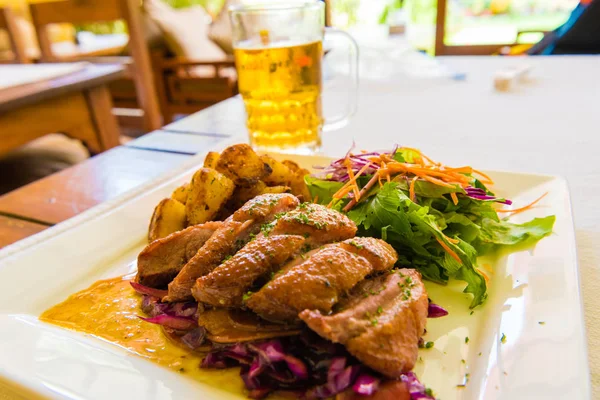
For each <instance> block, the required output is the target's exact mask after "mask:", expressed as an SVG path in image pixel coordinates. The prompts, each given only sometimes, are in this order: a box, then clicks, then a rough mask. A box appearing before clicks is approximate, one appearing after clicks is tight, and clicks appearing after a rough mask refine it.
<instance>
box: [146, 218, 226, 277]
mask: <svg viewBox="0 0 600 400" xmlns="http://www.w3.org/2000/svg"><path fill="white" fill-rule="evenodd" d="M222 224H223V223H222V222H218V221H215V222H207V223H205V224H201V225H194V226H190V227H189V228H186V229H184V230H182V231H178V232H175V233H172V234H170V235H169V236H167V237H164V238H162V239H158V240H155V241H153V242H152V243H150V244H149V245H148V246H146V248H145V249H144V250H142V252H141V253H140V254H139V255H138V260H137V266H138V273H137V275H136V278H135V279H136V282H138V283H141V284H142V285H146V286H150V287H154V288H165V287H167V284H168V283H169V282H171V281H172V280H173V278H175V276H177V274H178V273H179V271H181V268H183V266H184V265H185V263H186V262H187V261H188V260H189V259H190V258H192V257H193V256H194V255H195V254H196V252H197V251H198V249H200V248H201V247H202V246H203V245H204V243H206V241H207V240H208V239H209V238H210V237H211V236H212V234H213V233H214V232H215V230H217V229H218V228H219V227H221V225H222Z"/></svg>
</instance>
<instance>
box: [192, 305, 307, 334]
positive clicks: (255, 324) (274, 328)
mask: <svg viewBox="0 0 600 400" xmlns="http://www.w3.org/2000/svg"><path fill="white" fill-rule="evenodd" d="M198 325H200V326H202V327H204V328H205V329H206V331H207V338H208V339H209V340H211V341H213V342H215V343H239V342H249V341H255V340H262V339H271V338H276V337H283V336H293V335H298V334H300V332H301V327H300V326H299V325H281V324H272V323H269V322H267V321H264V320H262V319H260V318H258V317H257V316H256V315H255V314H253V313H251V312H249V311H241V310H226V309H224V308H219V309H212V310H206V311H204V312H203V313H200V314H199V316H198Z"/></svg>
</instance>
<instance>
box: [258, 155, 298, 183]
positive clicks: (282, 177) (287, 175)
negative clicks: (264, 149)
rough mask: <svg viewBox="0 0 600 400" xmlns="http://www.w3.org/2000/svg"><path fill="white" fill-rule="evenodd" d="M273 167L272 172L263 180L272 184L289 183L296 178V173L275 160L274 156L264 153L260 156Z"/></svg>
mask: <svg viewBox="0 0 600 400" xmlns="http://www.w3.org/2000/svg"><path fill="white" fill-rule="evenodd" d="M260 159H261V160H263V162H264V163H265V164H267V165H268V166H269V167H270V168H271V173H270V174H269V175H267V176H265V177H264V178H263V181H264V182H265V183H266V184H267V185H270V186H277V185H284V186H285V185H289V184H290V182H291V181H292V179H293V178H294V173H293V172H292V171H291V170H290V169H289V168H288V167H287V166H286V165H285V164H283V163H282V162H279V161H277V160H275V159H274V158H273V157H271V156H269V155H267V154H263V155H262V156H260Z"/></svg>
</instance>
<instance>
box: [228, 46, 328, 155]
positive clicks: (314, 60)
mask: <svg viewBox="0 0 600 400" xmlns="http://www.w3.org/2000/svg"><path fill="white" fill-rule="evenodd" d="M234 55H235V63H236V67H237V71H238V85H239V91H240V94H241V95H242V98H243V99H244V103H245V105H246V112H247V114H248V122H247V124H248V131H249V133H250V142H251V144H252V145H253V146H255V147H259V148H286V147H287V148H292V147H306V148H311V149H316V148H318V147H319V146H320V145H321V128H322V126H323V116H322V110H321V108H322V107H321V59H322V57H323V50H322V42H321V41H314V42H310V43H302V44H293V43H290V44H286V43H277V42H275V43H268V44H265V45H263V46H248V47H244V45H243V43H240V45H238V46H236V48H235V49H234Z"/></svg>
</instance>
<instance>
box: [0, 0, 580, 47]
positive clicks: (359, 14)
mask: <svg viewBox="0 0 600 400" xmlns="http://www.w3.org/2000/svg"><path fill="white" fill-rule="evenodd" d="M41 1H43V0H37V1H36V0H30V1H27V0H0V7H2V6H10V7H12V8H14V9H15V10H16V11H17V14H19V15H22V16H25V17H27V14H28V3H35V2H41ZM161 1H163V2H165V3H166V4H168V5H169V6H171V7H173V8H176V9H185V8H189V7H193V6H198V5H199V6H202V7H204V9H205V10H206V11H207V13H208V15H209V16H210V17H211V18H213V19H214V18H217V16H218V15H219V12H220V11H221V10H222V8H223V6H224V5H225V0H161ZM273 1H280V0H272V2H273ZM244 2H245V3H253V2H254V3H259V2H260V1H256V0H246V1H244ZM229 3H233V2H229ZM327 3H328V7H329V10H330V11H329V12H330V21H331V25H333V26H336V27H339V28H344V29H348V30H350V31H351V32H353V33H354V34H355V35H358V36H363V37H371V38H381V37H382V36H387V34H389V33H391V34H405V35H406V38H407V39H408V41H409V42H410V43H411V45H413V46H414V47H416V48H417V49H419V50H423V51H427V52H428V53H430V54H434V52H435V37H436V28H437V29H438V30H440V29H443V31H444V35H443V37H444V44H445V45H446V46H453V47H455V46H478V45H498V44H504V45H515V44H533V43H536V42H538V41H539V40H540V39H541V38H542V37H543V35H544V33H547V32H549V31H552V30H554V29H556V28H557V27H558V26H560V25H562V24H563V23H564V22H565V21H566V20H567V19H568V17H569V15H570V13H571V11H572V10H573V9H574V8H575V7H576V6H577V4H578V3H579V0H439V1H438V0H328V1H327ZM438 6H439V8H441V9H442V12H443V14H444V15H445V23H444V26H437V27H436V20H437V18H436V17H437V15H438V14H437V13H438ZM82 31H83V32H92V33H95V34H119V33H126V25H125V24H124V23H123V22H122V21H114V22H110V23H96V24H88V25H82V26H75V27H70V26H62V27H55V29H54V32H53V36H54V37H55V39H56V40H57V41H60V40H69V39H70V38H72V37H74V35H75V34H76V33H79V32H82ZM1 42H2V41H1V40H0V44H1ZM0 47H1V46H0ZM463 53H469V51H468V50H465V51H463ZM475 53H477V51H475ZM486 53H489V51H486Z"/></svg>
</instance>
